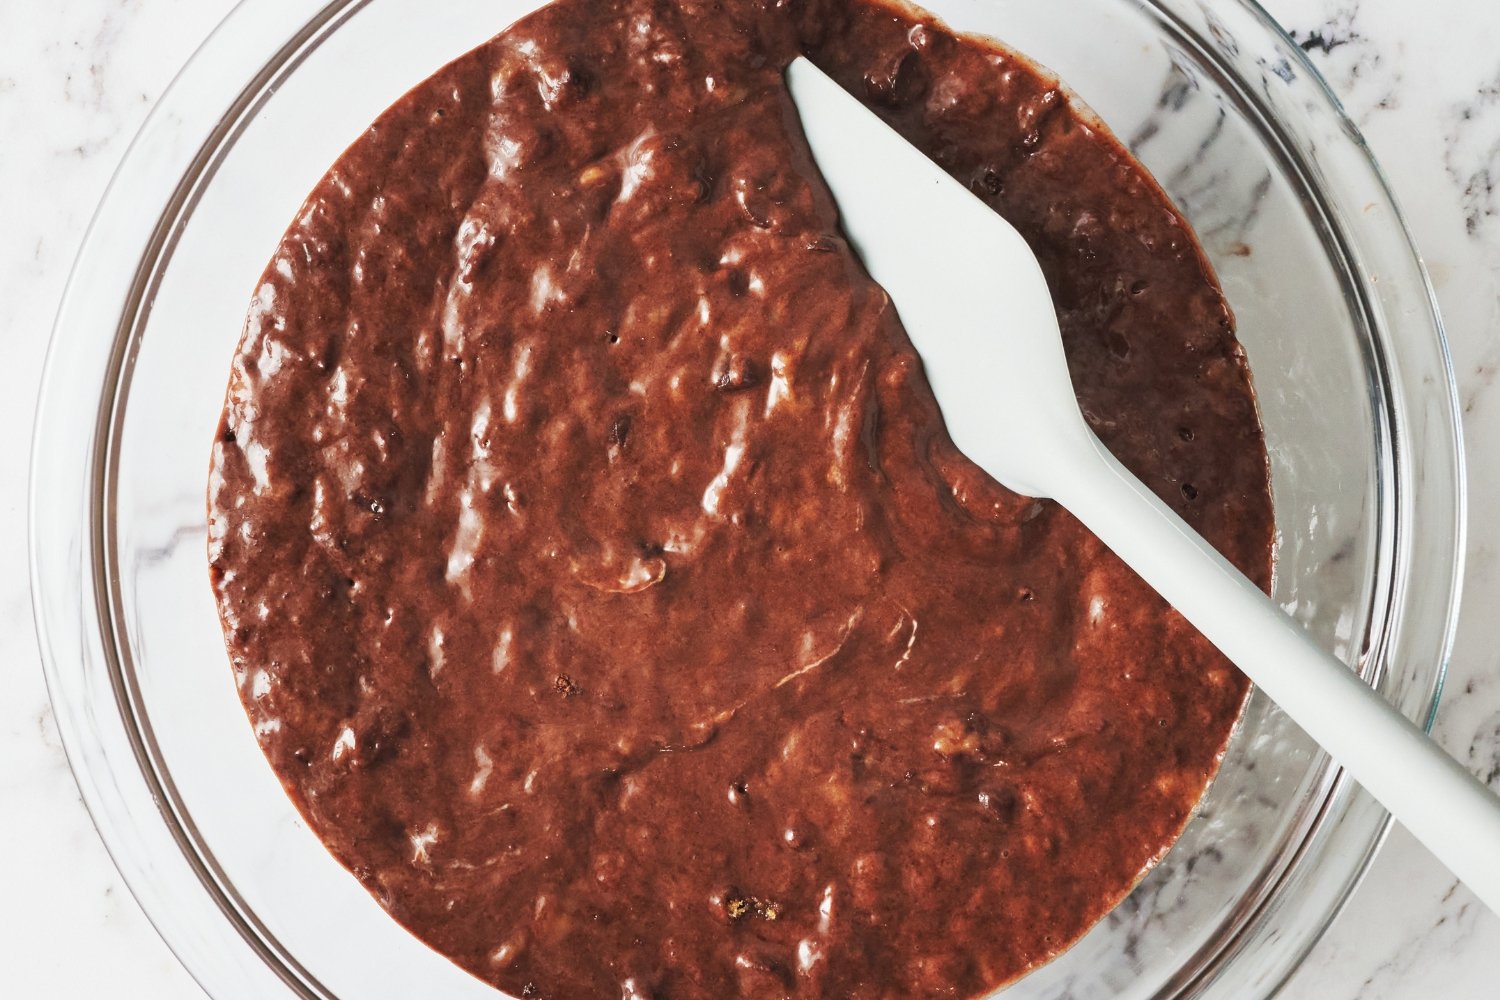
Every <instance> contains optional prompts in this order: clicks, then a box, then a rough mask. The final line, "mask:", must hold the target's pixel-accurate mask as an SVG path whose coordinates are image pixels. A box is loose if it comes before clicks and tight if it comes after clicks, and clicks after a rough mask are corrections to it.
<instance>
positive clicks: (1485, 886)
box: [1052, 441, 1500, 913]
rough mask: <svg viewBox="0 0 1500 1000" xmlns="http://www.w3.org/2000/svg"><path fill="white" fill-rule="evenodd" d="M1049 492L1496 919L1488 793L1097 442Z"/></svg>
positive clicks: (1497, 838)
mask: <svg viewBox="0 0 1500 1000" xmlns="http://www.w3.org/2000/svg"><path fill="white" fill-rule="evenodd" d="M1094 445H1095V447H1096V449H1097V451H1098V460H1097V461H1092V460H1089V461H1080V462H1078V463H1076V466H1077V467H1076V468H1074V469H1071V470H1069V471H1068V472H1066V473H1064V474H1063V475H1061V476H1060V477H1059V478H1060V480H1061V481H1060V482H1059V483H1057V484H1055V488H1054V489H1053V490H1052V495H1053V496H1054V497H1055V498H1056V499H1057V500H1058V502H1060V503H1061V504H1062V505H1063V506H1064V507H1066V508H1067V509H1068V510H1069V511H1071V512H1072V513H1073V515H1074V516H1075V517H1077V518H1078V519H1079V520H1080V521H1082V522H1083V523H1084V524H1085V525H1087V526H1088V528H1089V529H1090V530H1092V531H1093V532H1094V534H1095V535H1097V536H1098V537H1099V538H1100V540H1101V541H1103V542H1104V543H1105V544H1106V545H1108V546H1109V547H1110V548H1111V549H1113V550H1114V551H1115V553H1116V554H1117V555H1119V556H1120V558H1121V559H1122V560H1124V561H1125V562H1126V563H1127V564H1129V565H1130V566H1131V567H1132V568H1133V569H1134V570H1135V571H1136V572H1137V573H1138V574H1139V575H1140V576H1141V578H1142V579H1144V580H1145V581H1146V582H1147V583H1148V584H1150V585H1151V586H1152V587H1153V588H1154V589H1155V590H1156V591H1157V593H1159V594H1161V595H1162V597H1164V598H1166V600H1167V601H1169V602H1170V603H1171V604H1172V606H1173V607H1175V608H1176V609H1177V610H1178V612H1180V613H1181V614H1182V616H1183V617H1184V618H1186V619H1187V620H1188V621H1189V622H1191V623H1192V624H1193V625H1194V626H1195V627H1197V629H1198V630H1199V631H1200V632H1202V633H1203V635H1204V637H1206V638H1207V639H1208V640H1209V641H1210V642H1211V643H1213V644H1214V645H1215V646H1217V647H1218V648H1219V650H1220V651H1221V652H1223V653H1224V655H1225V656H1227V657H1228V658H1229V659H1230V660H1231V661H1232V662H1233V663H1235V664H1236V665H1237V666H1238V667H1239V668H1240V669H1241V670H1243V671H1244V672H1245V674H1246V675H1248V676H1249V678H1250V679H1251V680H1252V681H1253V682H1254V683H1255V684H1256V685H1258V686H1259V687H1260V688H1261V689H1262V690H1263V691H1265V693H1266V694H1268V695H1269V696H1270V697H1271V698H1272V700H1274V701H1275V702H1276V704H1278V705H1280V706H1281V708H1282V709H1283V710H1284V711H1285V712H1286V714H1287V715H1288V716H1290V717H1291V718H1292V720H1293V721H1295V722H1296V723H1297V724H1298V725H1299V726H1301V727H1302V728H1303V729H1304V730H1305V731H1306V732H1307V734H1308V735H1309V736H1311V737H1312V738H1313V739H1315V740H1317V741H1318V742H1319V743H1320V744H1322V745H1323V747H1324V748H1325V749H1326V750H1327V751H1328V752H1329V754H1330V755H1332V757H1333V759H1334V760H1336V761H1337V762H1338V763H1339V764H1341V765H1342V766H1343V767H1344V768H1345V770H1347V771H1348V773H1349V774H1350V775H1352V776H1353V777H1354V779H1355V780H1356V781H1358V782H1359V783H1360V784H1361V785H1363V786H1364V787H1365V789H1366V790H1367V791H1369V792H1370V794H1372V795H1374V796H1375V798H1376V799H1378V800H1379V801H1380V802H1381V804H1382V805H1384V806H1385V807H1386V808H1387V809H1389V810H1390V811H1391V813H1392V814H1393V815H1394V816H1395V817H1396V818H1397V819H1398V820H1400V821H1401V823H1402V824H1403V825H1404V826H1405V827H1406V828H1407V829H1408V830H1410V831H1411V832H1412V833H1413V834H1414V835H1415V836H1416V837H1417V839H1418V840H1420V841H1421V842H1422V843H1423V844H1425V845H1426V846H1427V847H1428V849H1429V850H1431V851H1432V853H1433V854H1435V855H1436V856H1437V857H1438V859H1439V860H1441V861H1442V862H1443V863H1444V864H1445V865H1447V866H1448V868H1449V869H1451V870H1452V872H1453V873H1454V874H1455V875H1457V876H1458V877H1459V878H1460V879H1462V880H1463V881H1464V883H1466V884H1467V885H1468V886H1469V888H1470V889H1472V890H1473V891H1474V893H1475V895H1477V896H1478V897H1479V898H1480V899H1481V900H1483V901H1484V903H1485V905H1487V906H1488V907H1489V908H1490V909H1491V910H1493V911H1495V912H1496V913H1500V798H1497V797H1496V796H1495V794H1494V793H1492V792H1491V791H1490V790H1489V789H1488V788H1487V787H1485V786H1484V785H1483V784H1482V783H1481V782H1480V781H1479V780H1478V779H1476V778H1475V777H1474V776H1473V775H1471V774H1470V773H1469V772H1468V771H1467V770H1465V769H1464V768H1463V767H1462V766H1460V765H1459V763H1458V762H1457V761H1455V760H1453V758H1451V757H1449V756H1448V755H1447V754H1446V753H1444V752H1443V751H1442V749H1440V748H1439V747H1438V745H1437V744H1436V743H1434V742H1433V741H1432V740H1430V739H1429V738H1428V737H1427V736H1426V734H1424V733H1423V732H1422V731H1421V730H1420V729H1418V728H1417V727H1416V726H1415V725H1413V724H1412V723H1411V722H1410V721H1409V720H1408V719H1407V718H1406V717H1405V716H1404V715H1402V714H1401V713H1400V712H1398V711H1396V709H1394V708H1392V707H1391V705H1390V704H1388V703H1387V702H1386V701H1385V699H1383V698H1382V697H1381V696H1380V695H1379V694H1378V693H1377V692H1376V691H1374V690H1373V689H1372V688H1370V687H1369V686H1368V685H1366V684H1365V683H1364V682H1363V681H1361V680H1360V678H1359V676H1358V675H1357V674H1355V673H1354V672H1353V671H1352V670H1350V669H1349V667H1347V666H1346V665H1345V664H1343V663H1342V662H1340V661H1339V660H1337V659H1335V658H1334V657H1333V656H1332V655H1330V654H1328V653H1326V652H1324V651H1323V650H1321V649H1319V648H1318V647H1317V646H1315V645H1314V644H1313V642H1312V640H1311V639H1310V638H1309V637H1308V635H1307V633H1306V632H1305V631H1304V630H1303V629H1302V627H1301V626H1299V625H1298V624H1297V623H1296V622H1294V621H1293V620H1292V619H1291V618H1289V617H1288V616H1287V615H1286V614H1284V613H1283V612H1282V611H1281V609H1280V608H1278V607H1277V606H1276V605H1275V604H1274V603H1272V602H1271V600H1270V599H1269V598H1267V597H1266V595H1265V594H1263V593H1262V592H1261V591H1260V589H1259V588H1258V587H1256V586H1255V585H1254V584H1253V583H1251V582H1250V581H1249V580H1248V579H1246V577H1245V576H1244V575H1243V574H1242V573H1240V572H1239V570H1237V569H1235V568H1234V567H1233V566H1232V565H1230V563H1229V561H1228V560H1226V559H1225V558H1224V557H1223V556H1221V555H1220V554H1219V553H1218V552H1217V551H1215V550H1214V549H1213V547H1212V546H1210V545H1209V544H1208V543H1207V542H1205V541H1204V540H1203V539H1202V537H1201V536H1199V535H1198V534H1197V532H1195V531H1193V529H1192V528H1190V527H1188V526H1187V524H1186V523H1185V522H1184V521H1183V520H1182V519H1181V518H1180V517H1178V516H1177V514H1176V513H1175V512H1173V511H1172V510H1171V508H1169V507H1168V506H1167V505H1166V504H1165V503H1163V502H1162V501H1161V500H1160V499H1158V498H1157V496H1156V495H1155V494H1154V493H1152V492H1151V491H1150V490H1149V489H1147V488H1146V487H1145V486H1144V485H1143V484H1142V483H1141V482H1140V481H1139V480H1137V479H1136V478H1135V477H1134V476H1133V475H1131V473H1130V472H1129V471H1128V470H1126V469H1125V468H1124V466H1122V465H1120V463H1119V462H1118V461H1117V460H1116V459H1115V458H1114V457H1113V456H1112V455H1110V453H1109V452H1108V451H1107V450H1106V449H1105V448H1104V446H1103V445H1102V444H1099V443H1098V442H1097V441H1095V442H1094Z"/></svg>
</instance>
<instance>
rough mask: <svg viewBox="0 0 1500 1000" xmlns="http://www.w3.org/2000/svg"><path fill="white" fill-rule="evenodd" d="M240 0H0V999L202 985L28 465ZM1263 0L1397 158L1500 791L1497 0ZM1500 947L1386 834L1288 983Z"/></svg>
mask: <svg viewBox="0 0 1500 1000" xmlns="http://www.w3.org/2000/svg"><path fill="white" fill-rule="evenodd" d="M230 6H231V0H67V2H65V3H60V4H57V5H43V4H26V3H20V2H12V3H8V4H3V5H0V136H3V138H0V222H3V224H0V331H3V333H4V336H5V341H4V345H5V349H6V350H5V363H4V366H3V367H0V470H4V471H3V472H0V568H3V569H0V677H3V678H4V679H5V689H4V696H3V697H0V803H3V804H4V806H3V808H4V810H5V811H4V815H5V818H6V820H7V822H5V823H0V852H3V855H0V856H3V857H5V858H6V859H7V864H6V865H5V866H3V867H0V900H3V902H0V928H3V931H4V932H3V934H0V996H15V997H25V998H31V997H38V998H40V997H86V996H98V995H108V996H113V997H120V998H124V1000H130V998H135V997H140V998H152V1000H188V998H201V996H202V994H201V993H200V992H199V991H198V989H197V987H196V986H195V985H194V984H193V983H192V981H191V979H190V978H189V977H188V976H187V975H186V973H185V972H183V970H182V969H181V968H180V967H179V966H178V965H177V964H176V962H175V961H174V960H173V959H172V957H171V955H170V954H169V953H168V952H167V950H166V948H165V947H164V946H163V945H162V943H161V942H160V940H159V939H158V938H157V937H156V936H155V934H154V933H153V932H152V930H151V928H150V925H149V923H148V922H147V921H146V919H145V917H144V916H143V915H142V914H141V912H140V911H139V909H138V908H137V907H136V906H135V905H134V903H133V902H132V901H131V899H130V898H129V894H128V892H127V891H126V890H125V889H124V887H123V885H122V883H121V882H120V880H119V878H118V876H117V875H116V874H115V872H114V870H113V868H112V866H111V865H110V863H109V860H108V857H107V855H106V854H105V852H104V849H103V847H102V845H101V844H100V842H99V840H98V837H97V836H96V834H95V833H94V831H93V828H92V826H91V825H90V823H89V820H88V817H87V814H86V813H85V812H84V810H83V808H82V805H81V804H80V802H79V800H78V795H77V792H76V789H75V788H74V786H73V783H72V780H71V777H70V776H69V773H68V770H67V763H66V760H65V758H64V756H63V752H62V748H61V745H60V743H59V741H58V738H57V735H56V731H55V728H54V727H53V724H52V720H51V715H50V711H49V709H48V706H47V699H46V691H45V688H44V686H43V682H42V676H41V671H40V667H39V662H38V654H37V650H36V643H35V640H34V638H33V633H32V629H31V621H30V602H29V596H28V586H27V581H26V576H25V572H24V566H25V537H24V534H25V523H24V520H25V518H24V515H25V482H24V480H25V476H24V469H25V464H26V456H27V452H28V449H29V440H30V423H31V414H32V411H33V409H34V402H35V395H36V387H37V384H38V379H39V375H40V370H41V364H42V356H43V352H44V349H45V342H46V337H47V332H48V329H49V327H50V324H51V318H52V313H53V311H54V309H55V307H56V303H57V300H58V297H59V295H60V294H61V291H62V286H63V282H64V280H65V278H66V274H67V269H68V266H69V263H70V262H71V259H72V257H73V254H74V252H75V251H76V249H77V246H78V242H79V240H80V239H81V237H82V233H83V230H84V227H85V226H86V224H87V220H88V217H89V214H90V213H91V212H92V209H93V206H94V204H95V202H96V201H97V199H98V197H99V195H100V194H101V193H102V191H103V189H104V185H105V184H106V182H107V180H108V177H109V174H110V172H111V170H112V169H113V167H114V164H115V163H116V162H117V161H118V159H119V157H120V155H121V154H122V153H123V151H124V149H125V146H126V144H127V143H128V141H129V138H130V136H131V134H132V133H133V132H134V130H135V129H136V127H138V125H139V124H140V121H141V120H142V118H143V117H144V116H145V113H146V111H147V110H148V108H149V106H150V103H151V102H152V101H153V100H154V99H155V98H156V96H157V95H158V94H159V93H160V92H161V90H162V88H163V87H164V86H165V85H166V83H167V81H168V80H169V79H170V77H171V75H172V73H173V72H175V70H176V68H177V67H178V66H179V65H180V64H181V62H182V61H183V60H184V59H186V58H187V56H188V55H189V54H190V53H191V51H192V49H193V48H194V47H195V46H196V45H197V43H198V42H199V41H200V40H201V39H202V37H203V36H204V35H205V34H206V33H207V32H208V31H209V30H210V29H211V28H212V26H213V25H214V23H216V21H217V20H218V18H219V17H221V16H222V15H223V14H224V13H225V12H226V11H227V10H228V8H229V7H230ZM1269 7H1270V9H1271V12H1272V13H1273V14H1274V15H1275V16H1277V17H1278V18H1280V19H1281V21H1282V23H1283V24H1285V25H1286V26H1287V28H1288V29H1289V32H1290V33H1291V35H1292V37H1293V38H1294V39H1295V40H1296V41H1297V42H1298V44H1299V45H1301V46H1302V48H1303V49H1304V50H1305V51H1307V52H1308V53H1309V55H1310V56H1311V57H1312V59H1313V60H1314V62H1315V63H1316V64H1317V65H1318V66H1319V67H1320V68H1321V69H1322V70H1323V72H1324V73H1325V75H1326V76H1327V78H1328V81H1329V83H1330V85H1331V87H1332V88H1333V90H1334V91H1335V92H1336V93H1337V94H1338V95H1339V97H1340V99H1341V100H1342V101H1343V102H1344V104H1345V106H1346V108H1347V109H1348V111H1349V113H1350V115H1351V117H1353V118H1354V119H1355V121H1356V122H1357V123H1358V124H1359V126H1360V127H1361V129H1362V130H1363V131H1364V133H1365V135H1366V137H1367V138H1368V140H1369V142H1370V144H1371V146H1372V148H1373V149H1374V151H1375V153H1376V155H1377V157H1378V158H1379V159H1380V161H1381V163H1382V164H1383V166H1384V167H1385V169H1386V170H1387V172H1388V174H1389V175H1390V177H1391V180H1392V184H1393V187H1394V188H1395V190H1396V193H1397V196H1398V198H1399V199H1400V200H1401V202H1402V203H1403V205H1404V207H1405V208H1406V210H1407V213H1408V215H1409V216H1410V220H1411V223H1412V226H1413V228H1414V231H1415V234H1416V238H1417V242H1418V245H1419V246H1420V247H1421V249H1422V251H1423V253H1424V256H1425V257H1426V259H1427V262H1428V265H1429V268H1430V270H1431V273H1432V276H1433V280H1434V284H1435V286H1436V288H1437V292H1438V295H1439V298H1440V300H1441V304H1442V307H1443V310H1444V316H1445V320H1446V322H1447V326H1448V330H1449V334H1450V338H1451V342H1452V349H1453V355H1454V364H1455V370H1456V373H1457V377H1458V381H1459V391H1460V396H1461V403H1462V406H1463V409H1464V420H1465V433H1466V435H1467V451H1468V458H1469V462H1470V468H1469V479H1470V484H1469V485H1470V495H1471V500H1472V516H1471V526H1470V542H1469V552H1468V555H1469V562H1468V569H1467V575H1466V581H1465V583H1466V598H1465V612H1464V614H1463V616H1462V618H1461V622H1460V629H1459V635H1458V640H1457V650H1456V655H1455V660H1454V665H1453V669H1452V673H1451V675H1450V681H1449V686H1448V690H1447V694H1446V695H1445V697H1444V700H1443V704H1442V707H1441V710H1440V713H1439V718H1438V722H1437V726H1436V734H1437V736H1438V738H1439V739H1440V740H1441V741H1442V742H1443V744H1444V745H1445V746H1446V747H1448V749H1449V750H1450V751H1452V752H1453V753H1455V754H1456V755H1457V756H1459V758H1460V759H1462V760H1464V761H1466V763H1468V765H1469V766H1470V768H1471V769H1472V770H1474V771H1475V773H1477V774H1479V775H1481V776H1482V777H1484V778H1485V779H1486V780H1488V781H1490V782H1491V784H1492V785H1495V786H1497V787H1500V619H1497V617H1496V616H1495V615H1494V614H1493V612H1492V611H1491V610H1490V609H1492V608H1493V607H1495V606H1496V605H1497V603H1500V521H1496V520H1495V519H1494V517H1493V515H1492V513H1491V508H1492V506H1493V505H1494V503H1495V501H1496V498H1497V497H1500V390H1497V389H1496V382H1497V378H1500V193H1497V190H1496V189H1497V187H1500V49H1496V48H1495V47H1494V46H1493V43H1492V41H1490V40H1491V39H1493V37H1495V35H1496V32H1497V29H1500V8H1496V7H1495V5H1494V3H1493V0H1434V2H1432V3H1429V4H1412V3H1409V2H1405V0H1271V2H1270V3H1269ZM1135 138H1136V139H1137V140H1138V141H1141V142H1146V141H1149V139H1150V136H1149V135H1145V134H1141V135H1138V136H1136V137H1135ZM1222 235H1223V238H1226V239H1232V238H1234V237H1233V233H1232V231H1231V230H1229V229H1226V232H1225V233H1224V234H1222ZM170 534H171V533H170V531H168V532H166V533H165V534H164V536H163V539H162V543H163V544H164V545H166V544H171V543H172V539H171V538H170V537H169V536H170ZM1497 955H1500V917H1496V916H1495V915H1493V914H1490V913H1488V912H1487V911H1485V910H1483V908H1482V907H1480V906H1479V904H1478V903H1477V902H1475V900H1474V899H1473V897H1472V896H1470V895H1469V893H1468V892H1467V891H1466V890H1465V889H1463V888H1462V887H1461V886H1459V885H1457V884H1456V882H1455V881H1454V879H1453V878H1452V877H1451V876H1449V875H1448V874H1447V872H1446V871H1444V870H1443V869H1442V868H1441V866H1439V865H1438V864H1437V862H1435V861H1433V860H1432V859H1431V858H1430V857H1428V856H1427V855H1426V854H1425V852H1424V851H1423V850H1422V849H1421V848H1420V847H1419V846H1418V845H1416V844H1415V843H1414V842H1413V841H1412V840H1411V838H1410V837H1409V836H1407V835H1406V834H1405V833H1404V832H1402V831H1400V830H1397V831H1396V832H1395V833H1394V834H1393V835H1392V837H1391V839H1390V841H1389V842H1388V844H1387V845H1386V846H1385V848H1384V849H1383V850H1382V852H1381V855H1380V857H1379V858H1378V859H1377V860H1376V863H1375V865H1374V867H1373V869H1372V871H1371V873H1370V876H1369V878H1368V879H1367V880H1366V883H1365V884H1364V885H1363V886H1362V887H1361V888H1360V889H1359V891H1358V892H1357V893H1356V895H1355V897H1354V900H1353V902H1352V905H1351V906H1350V908H1349V909H1348V911H1347V912H1346V913H1345V914H1344V915H1343V916H1342V917H1341V918H1340V920H1339V921H1338V923H1337V924H1336V925H1335V926H1334V928H1333V929H1332V931H1331V932H1330V933H1329V934H1328V935H1327V937H1326V938H1325V939H1324V940H1323V941H1322V942H1321V943H1320V944H1319V945H1318V947H1317V948H1316V950H1315V951H1314V952H1313V954H1312V956H1311V957H1310V958H1309V960H1308V961H1307V963H1306V964H1305V965H1304V967H1303V968H1302V969H1301V970H1300V971H1299V972H1298V973H1297V975H1296V976H1295V977H1294V979H1293V980H1292V982H1291V983H1290V984H1289V986H1288V988H1287V990H1286V993H1285V994H1284V995H1285V996H1287V997H1291V998H1294V1000H1428V998H1437V997H1442V998H1456V1000H1467V998H1481V997H1490V996H1495V995H1497V994H1500V988H1497V986H1496V975H1495V972H1496V962H1497V958H1496V956H1497Z"/></svg>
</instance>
